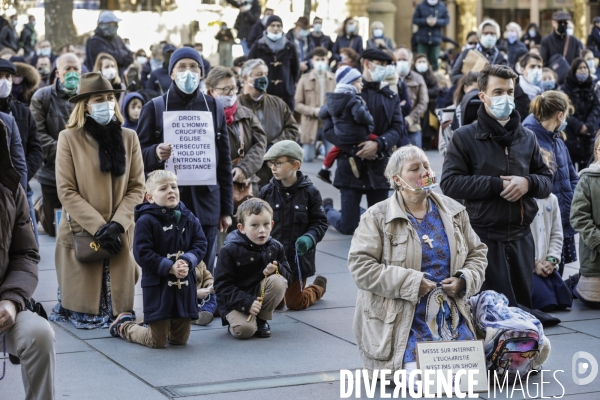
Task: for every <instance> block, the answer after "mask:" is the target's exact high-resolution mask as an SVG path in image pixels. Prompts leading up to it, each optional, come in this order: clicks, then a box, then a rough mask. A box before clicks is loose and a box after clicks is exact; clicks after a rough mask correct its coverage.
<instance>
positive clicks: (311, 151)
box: [302, 143, 316, 162]
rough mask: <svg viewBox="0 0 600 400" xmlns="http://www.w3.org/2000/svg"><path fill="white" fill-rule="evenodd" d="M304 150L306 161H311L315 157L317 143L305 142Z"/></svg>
mask: <svg viewBox="0 0 600 400" xmlns="http://www.w3.org/2000/svg"><path fill="white" fill-rule="evenodd" d="M302 151H303V152H304V160H303V161H304V162H311V161H313V160H314V159H315V157H316V154H315V145H314V143H313V144H303V145H302Z"/></svg>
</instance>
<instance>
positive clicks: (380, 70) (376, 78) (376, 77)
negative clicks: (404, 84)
mask: <svg viewBox="0 0 600 400" xmlns="http://www.w3.org/2000/svg"><path fill="white" fill-rule="evenodd" d="M370 72H371V79H372V80H373V82H381V81H382V80H384V79H385V75H386V73H387V68H386V67H384V66H382V65H376V66H375V71H370Z"/></svg>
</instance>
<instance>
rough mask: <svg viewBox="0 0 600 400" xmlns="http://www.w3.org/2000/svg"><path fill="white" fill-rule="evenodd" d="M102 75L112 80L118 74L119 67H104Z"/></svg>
mask: <svg viewBox="0 0 600 400" xmlns="http://www.w3.org/2000/svg"><path fill="white" fill-rule="evenodd" d="M102 76H103V77H105V78H106V79H108V80H109V81H112V80H113V79H115V77H116V76H117V69H116V68H104V69H103V70H102Z"/></svg>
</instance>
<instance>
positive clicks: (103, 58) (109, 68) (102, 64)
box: [93, 53, 125, 105]
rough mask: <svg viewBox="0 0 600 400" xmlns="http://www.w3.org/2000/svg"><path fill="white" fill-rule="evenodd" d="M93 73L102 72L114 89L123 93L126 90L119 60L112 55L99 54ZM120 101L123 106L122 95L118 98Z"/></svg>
mask: <svg viewBox="0 0 600 400" xmlns="http://www.w3.org/2000/svg"><path fill="white" fill-rule="evenodd" d="M93 72H100V73H101V74H102V76H103V77H104V78H106V80H108V81H109V82H110V84H111V86H112V87H113V89H116V90H120V91H121V92H123V90H124V89H125V85H124V84H123V82H121V77H120V76H119V67H118V65H117V60H115V58H114V57H113V56H111V55H110V54H108V53H100V54H98V57H96V62H95V63H94V71H93ZM121 89H122V90H121ZM118 99H119V105H121V103H122V101H123V94H122V93H121V94H120V95H119V96H118Z"/></svg>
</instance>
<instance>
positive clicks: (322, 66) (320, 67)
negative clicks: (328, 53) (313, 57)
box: [313, 61, 327, 71]
mask: <svg viewBox="0 0 600 400" xmlns="http://www.w3.org/2000/svg"><path fill="white" fill-rule="evenodd" d="M313 67H315V71H327V61H315V62H314V63H313Z"/></svg>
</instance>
